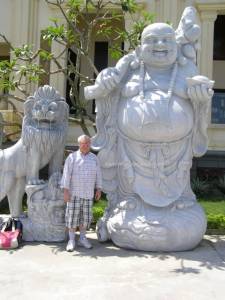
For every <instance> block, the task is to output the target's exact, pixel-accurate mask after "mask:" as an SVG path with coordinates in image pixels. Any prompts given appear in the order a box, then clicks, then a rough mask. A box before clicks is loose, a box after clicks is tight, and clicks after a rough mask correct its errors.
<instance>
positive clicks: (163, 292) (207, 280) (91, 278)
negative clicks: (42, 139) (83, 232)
mask: <svg viewBox="0 0 225 300" xmlns="http://www.w3.org/2000/svg"><path fill="white" fill-rule="evenodd" d="M88 238H89V239H90V241H91V242H92V243H93V245H94V248H93V249H91V250H86V249H83V248H77V249H76V251H74V252H72V253H67V252H66V251H65V243H51V244H50V243H48V244H47V243H26V244H24V245H22V246H21V247H20V248H19V249H16V250H8V251H5V250H1V251H0V300H11V299H16V300H20V299H21V300H30V299H31V300H36V299H38V300H39V299H41V300H45V299H48V300H52V299H53V300H55V299H56V300H64V299H65V300H70V299H75V300H76V299H79V300H89V299H93V300H136V299H137V300H145V299H146V300H195V299H196V300H206V299H207V300H208V299H209V300H223V299H225V236H205V238H204V240H203V241H202V242H201V244H200V245H199V246H198V247H197V248H196V249H194V250H192V251H187V252H177V253H150V252H149V253H147V252H137V251H131V250H125V249H120V248H117V247H115V246H114V245H113V244H112V243H103V244H100V243H99V242H98V241H97V239H96V234H95V233H94V232H90V233H89V234H88Z"/></svg>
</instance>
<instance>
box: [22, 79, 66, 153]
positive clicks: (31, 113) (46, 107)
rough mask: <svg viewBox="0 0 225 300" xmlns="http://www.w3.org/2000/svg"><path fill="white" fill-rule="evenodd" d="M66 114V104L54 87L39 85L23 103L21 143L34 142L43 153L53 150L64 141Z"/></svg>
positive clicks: (30, 143)
mask: <svg viewBox="0 0 225 300" xmlns="http://www.w3.org/2000/svg"><path fill="white" fill-rule="evenodd" d="M68 114H69V109H68V104H67V103H66V101H65V99H64V98H61V97H60V95H59V93H58V92H57V91H56V90H55V89H54V88H52V87H50V86H47V85H45V86H44V87H40V88H39V89H38V90H37V92H36V93H35V94H34V96H32V97H29V98H28V99H27V101H26V102H25V103H24V120H23V128H22V141H23V144H24V145H26V146H30V145H33V144H35V147H36V148H37V149H41V151H42V152H43V153H47V152H49V153H50V152H52V151H54V149H57V145H58V146H59V145H61V144H63V143H64V140H65V137H66V131H67V127H68Z"/></svg>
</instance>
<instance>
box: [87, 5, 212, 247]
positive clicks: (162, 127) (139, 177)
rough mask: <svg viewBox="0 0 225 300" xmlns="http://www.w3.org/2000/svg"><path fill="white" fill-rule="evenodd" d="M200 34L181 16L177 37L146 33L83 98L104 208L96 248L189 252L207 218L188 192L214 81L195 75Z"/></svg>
mask: <svg viewBox="0 0 225 300" xmlns="http://www.w3.org/2000/svg"><path fill="white" fill-rule="evenodd" d="M199 36H200V27H199V26H198V25H197V24H196V11H195V9H194V8H193V7H188V8H186V9H185V11H184V13H183V15H182V18H181V21H180V23H179V26H178V28H177V30H176V31H174V29H173V28H172V27H171V26H169V25H167V24H165V23H154V24H151V25H149V26H147V27H146V28H145V29H144V30H143V32H142V36H141V45H140V46H139V47H137V49H135V51H134V52H132V53H130V54H128V55H126V56H124V57H122V58H121V59H120V60H119V61H118V63H117V64H116V66H115V67H113V68H107V69H105V70H103V71H102V72H101V73H100V74H99V75H98V77H97V79H96V82H95V85H94V86H88V87H86V88H85V91H84V92H85V97H86V99H93V98H95V99H96V107H97V117H96V126H97V134H96V136H94V137H93V138H92V148H93V149H94V150H96V151H98V158H99V161H100V164H101V169H102V174H103V190H104V192H105V193H106V194H107V199H108V207H107V209H106V211H105V214H104V216H103V218H102V219H101V220H100V221H99V222H98V225H97V234H98V239H99V240H100V241H106V240H109V239H111V240H112V241H113V242H114V243H115V244H116V245H118V246H120V247H124V248H130V249H138V250H145V251H183V250H189V249H192V248H194V247H195V246H197V245H198V243H199V242H200V241H201V240H202V238H203V235H204V233H205V230H206V217H205V214H204V212H203V210H202V208H201V206H200V205H199V204H198V203H197V201H196V196H195V195H194V193H193V191H192V189H191V185H190V168H191V165H192V158H193V156H195V157H199V156H201V155H203V154H204V153H205V152H206V150H207V142H208V139H207V121H208V111H209V108H210V105H211V98H212V95H213V90H212V87H213V83H214V82H213V81H211V80H209V79H208V78H207V77H205V76H201V75H199V74H198V70H197V67H196V49H197V47H198V40H199Z"/></svg>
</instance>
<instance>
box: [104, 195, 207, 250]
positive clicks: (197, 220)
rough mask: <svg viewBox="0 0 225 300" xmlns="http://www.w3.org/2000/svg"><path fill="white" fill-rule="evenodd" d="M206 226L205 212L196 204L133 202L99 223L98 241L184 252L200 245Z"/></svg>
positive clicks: (122, 203) (128, 202) (139, 247)
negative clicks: (150, 204)
mask: <svg viewBox="0 0 225 300" xmlns="http://www.w3.org/2000/svg"><path fill="white" fill-rule="evenodd" d="M104 225H105V227H104ZM206 226H207V222H206V217H205V214H204V211H203V209H202V208H201V206H200V205H199V204H198V203H197V202H196V201H193V202H188V204H187V203H185V202H181V201H176V202H174V203H173V204H171V205H169V206H167V207H154V206H149V205H146V204H144V202H142V201H136V202H134V200H133V199H132V200H130V201H129V200H128V201H123V202H121V204H120V206H118V207H117V208H116V209H115V210H114V211H113V213H112V214H111V216H110V217H109V218H108V220H107V221H106V222H105V223H104V220H101V221H100V222H99V224H98V238H99V240H100V241H104V240H107V239H111V240H112V241H113V242H114V243H115V244H116V245H117V246H119V247H124V248H128V249H137V250H144V251H185V250H190V249H193V248H194V247H196V246H197V245H198V244H199V242H200V241H201V240H202V238H203V236H204V234H205V231H206ZM106 232H107V234H106Z"/></svg>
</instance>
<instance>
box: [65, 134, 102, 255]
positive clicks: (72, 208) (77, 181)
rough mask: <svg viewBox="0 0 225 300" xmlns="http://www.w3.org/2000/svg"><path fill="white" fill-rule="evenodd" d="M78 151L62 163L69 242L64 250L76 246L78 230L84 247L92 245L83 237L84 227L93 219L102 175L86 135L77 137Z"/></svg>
mask: <svg viewBox="0 0 225 300" xmlns="http://www.w3.org/2000/svg"><path fill="white" fill-rule="evenodd" d="M78 144H79V150H78V151H76V152H73V153H71V154H70V155H69V156H68V157H67V159H66V161H65V165H64V170H63V177H62V181H61V186H62V188H63V189H64V201H65V202H66V203H67V208H66V226H67V227H68V229H69V241H68V244H67V247H66V250H67V251H69V252H71V251H73V250H74V248H75V245H76V244H75V230H76V228H77V227H79V229H80V239H79V242H78V244H79V245H80V246H83V247H85V248H87V249H90V248H92V245H91V243H90V242H89V241H88V240H87V238H86V229H87V228H89V226H90V224H91V219H92V204H93V198H94V190H95V189H96V192H95V199H96V200H97V201H98V200H99V199H100V197H101V188H102V176H101V170H100V166H99V162H98V158H97V156H96V155H95V154H93V153H91V152H90V144H91V140H90V138H89V137H88V136H86V135H81V136H80V137H79V138H78Z"/></svg>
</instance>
